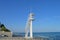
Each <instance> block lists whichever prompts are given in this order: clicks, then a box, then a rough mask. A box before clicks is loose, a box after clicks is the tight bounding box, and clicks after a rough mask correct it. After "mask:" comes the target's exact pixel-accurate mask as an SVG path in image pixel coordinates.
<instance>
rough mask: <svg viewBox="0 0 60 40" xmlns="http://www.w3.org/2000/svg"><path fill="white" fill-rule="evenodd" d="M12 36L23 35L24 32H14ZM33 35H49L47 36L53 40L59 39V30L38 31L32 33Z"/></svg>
mask: <svg viewBox="0 0 60 40" xmlns="http://www.w3.org/2000/svg"><path fill="white" fill-rule="evenodd" d="M13 36H16V37H20V36H21V37H24V36H25V33H16V32H14V33H13ZM28 36H29V35H28ZM33 37H49V38H53V40H60V32H40V33H33Z"/></svg>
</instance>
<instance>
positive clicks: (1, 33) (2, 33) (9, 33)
mask: <svg viewBox="0 0 60 40" xmlns="http://www.w3.org/2000/svg"><path fill="white" fill-rule="evenodd" d="M1 35H7V36H8V37H12V33H11V32H4V31H0V36H1Z"/></svg>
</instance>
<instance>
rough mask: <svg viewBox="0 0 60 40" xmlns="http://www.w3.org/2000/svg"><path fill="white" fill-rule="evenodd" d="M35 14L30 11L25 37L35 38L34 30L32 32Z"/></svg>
mask: <svg viewBox="0 0 60 40" xmlns="http://www.w3.org/2000/svg"><path fill="white" fill-rule="evenodd" d="M33 16H34V14H33V13H30V15H29V18H28V21H27V24H26V29H25V32H26V34H25V38H33V32H32V21H33V20H34V18H33ZM28 33H30V37H29V36H28Z"/></svg>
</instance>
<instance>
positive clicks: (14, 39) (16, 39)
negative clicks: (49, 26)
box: [0, 37, 53, 40]
mask: <svg viewBox="0 0 60 40" xmlns="http://www.w3.org/2000/svg"><path fill="white" fill-rule="evenodd" d="M0 40H53V39H49V38H40V37H39V38H32V39H31V38H29V39H26V38H23V37H3V38H0Z"/></svg>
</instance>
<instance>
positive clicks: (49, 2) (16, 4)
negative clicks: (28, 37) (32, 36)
mask: <svg viewBox="0 0 60 40" xmlns="http://www.w3.org/2000/svg"><path fill="white" fill-rule="evenodd" d="M30 12H33V13H34V15H35V16H34V18H35V20H34V21H33V32H60V0H0V22H1V23H3V24H5V26H6V27H7V28H8V29H10V30H11V31H12V32H24V30H25V27H26V22H27V19H28V15H29V13H30Z"/></svg>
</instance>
